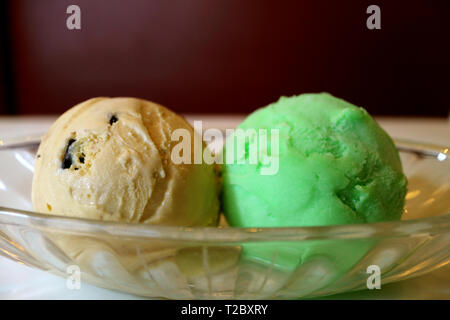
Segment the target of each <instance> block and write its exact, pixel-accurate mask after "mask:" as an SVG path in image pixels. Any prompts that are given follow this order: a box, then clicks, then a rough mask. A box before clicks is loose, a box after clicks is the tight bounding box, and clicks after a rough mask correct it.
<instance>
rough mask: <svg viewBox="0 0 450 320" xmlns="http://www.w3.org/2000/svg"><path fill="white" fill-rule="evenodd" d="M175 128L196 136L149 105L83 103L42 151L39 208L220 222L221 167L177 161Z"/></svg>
mask: <svg viewBox="0 0 450 320" xmlns="http://www.w3.org/2000/svg"><path fill="white" fill-rule="evenodd" d="M176 129H185V130H187V131H188V132H189V133H190V134H191V135H192V136H193V135H194V134H197V133H195V132H194V130H193V128H192V127H191V125H190V124H189V123H188V122H187V121H185V120H184V119H183V118H182V117H180V116H178V115H177V114H175V113H174V112H172V111H170V110H169V109H167V108H165V107H163V106H160V105H158V104H155V103H152V102H150V101H145V100H140V99H135V98H94V99H90V100H88V101H85V102H83V103H81V104H78V105H76V106H75V107H73V108H71V109H70V110H68V111H67V112H65V113H64V114H63V115H62V116H61V117H60V118H58V120H57V121H56V122H55V123H54V124H53V125H52V126H51V128H50V130H49V132H48V133H47V134H46V136H45V137H44V138H43V140H42V143H41V145H40V147H39V150H38V152H37V157H36V161H35V172H34V178H33V186H32V203H33V208H34V210H36V211H38V212H42V213H49V214H55V215H64V216H72V217H79V218H88V219H98V220H108V221H122V222H135V223H149V224H160V225H179V226H206V225H215V224H216V223H217V220H218V211H219V200H218V192H219V186H218V180H217V176H216V172H215V169H214V167H213V165H208V164H205V163H202V164H194V163H193V161H192V162H191V163H180V164H175V163H173V161H171V150H172V148H173V146H174V145H176V144H177V143H178V141H172V139H171V136H172V133H173V131H174V130H176ZM192 140H194V139H192Z"/></svg>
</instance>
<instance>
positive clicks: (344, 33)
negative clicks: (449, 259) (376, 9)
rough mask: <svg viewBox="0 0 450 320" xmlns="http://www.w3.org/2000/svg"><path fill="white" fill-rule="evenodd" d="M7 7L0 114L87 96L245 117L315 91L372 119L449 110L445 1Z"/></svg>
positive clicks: (56, 108) (45, 1)
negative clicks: (76, 26)
mask: <svg viewBox="0 0 450 320" xmlns="http://www.w3.org/2000/svg"><path fill="white" fill-rule="evenodd" d="M7 4H8V5H3V7H4V8H3V10H2V17H3V18H5V21H3V22H2V24H3V27H2V35H1V38H0V41H1V42H2V48H3V50H2V56H1V58H2V61H3V63H2V65H0V73H2V79H3V81H2V83H1V84H2V86H1V89H0V113H7V112H8V113H21V114H22V113H23V114H36V113H61V112H63V111H64V110H66V109H67V108H69V107H70V106H72V105H74V104H76V103H78V102H80V101H82V100H85V99H88V98H90V97H94V96H137V97H142V98H146V99H149V100H153V101H155V102H159V103H161V104H163V105H166V106H168V107H170V108H172V109H174V110H175V111H178V112H183V113H200V112H201V113H228V112H232V113H247V112H250V111H252V110H254V109H255V108H257V107H261V106H263V105H266V104H268V103H270V102H272V101H274V100H276V99H277V98H278V97H279V96H280V95H292V94H298V93H303V92H318V91H328V92H330V93H332V94H334V95H337V96H339V97H342V98H345V99H347V100H349V101H351V102H353V103H355V104H358V105H361V106H364V107H365V108H367V109H368V110H369V112H371V113H373V114H403V115H429V116H447V115H448V111H449V106H450V100H449V99H448V97H447V95H448V93H449V84H450V81H449V72H450V61H449V58H450V22H449V21H450V18H449V17H450V1H448V0H442V1H425V0H424V1H376V2H373V1H370V2H369V1H357V0H355V1H313V0H308V1H261V0H216V1H214V0H191V1H189V0H170V1H168V0H154V1H137V0H131V1H130V0H129V1H120V0H90V1H88V0H84V1H80V0H70V1H65V0H39V1H35V0H29V1H9V2H8V3H7ZM70 4H77V5H79V6H80V7H81V25H82V29H81V30H78V31H70V30H68V29H67V28H66V19H67V17H68V14H66V8H67V6H68V5H70ZM370 4H378V5H379V6H380V7H381V26H382V29H381V30H368V29H367V28H366V19H367V17H368V14H366V8H367V6H368V5H370ZM8 39H9V40H8Z"/></svg>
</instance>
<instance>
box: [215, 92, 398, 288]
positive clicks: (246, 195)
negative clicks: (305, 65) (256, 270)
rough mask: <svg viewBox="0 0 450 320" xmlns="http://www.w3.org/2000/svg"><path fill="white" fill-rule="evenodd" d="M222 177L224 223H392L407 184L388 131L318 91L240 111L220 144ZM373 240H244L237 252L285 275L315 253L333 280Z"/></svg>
mask: <svg viewBox="0 0 450 320" xmlns="http://www.w3.org/2000/svg"><path fill="white" fill-rule="evenodd" d="M239 139H240V141H241V143H239ZM242 141H244V142H243V143H242ZM268 169H270V170H268ZM222 178H223V189H222V205H223V211H224V213H225V216H226V218H227V220H228V222H229V224H230V225H231V226H234V227H295V226H328V225H338V224H352V223H366V222H367V223H370V222H378V221H391V220H399V219H400V218H401V215H402V212H403V204H404V196H405V193H406V186H407V180H406V177H405V175H404V174H403V172H402V165H401V162H400V157H399V154H398V151H397V149H396V147H395V145H394V143H393V141H392V139H391V138H390V137H389V135H388V134H387V133H386V132H385V131H384V130H383V129H382V128H381V127H380V126H379V125H378V124H377V123H376V122H375V120H373V119H372V117H371V116H370V115H369V114H368V113H367V112H366V111H365V110H364V109H362V108H358V107H356V106H354V105H352V104H350V103H348V102H346V101H343V100H341V99H338V98H335V97H333V96H331V95H330V94H327V93H321V94H303V95H299V96H294V97H289V98H287V97H282V98H280V100H279V101H277V102H275V103H273V104H270V105H268V106H267V107H264V108H261V109H259V110H257V111H255V112H254V113H252V114H251V115H249V116H248V117H247V118H246V119H245V120H244V121H243V122H242V123H241V124H240V125H239V127H238V130H236V131H235V132H234V134H233V135H231V136H230V137H229V138H228V139H227V141H226V144H225V148H224V165H223V168H222ZM373 245H374V242H373V241H372V240H371V239H351V240H345V239H344V240H335V239H330V240H317V241H316V240H313V241H298V242H289V243H286V242H277V241H274V242H260V243H258V242H256V243H245V244H243V248H242V249H243V251H242V258H243V259H245V260H249V262H250V263H263V264H269V263H270V264H273V265H275V266H276V267H277V268H280V269H281V270H284V271H289V272H294V271H295V270H300V269H299V267H300V266H304V265H307V263H314V262H312V261H316V260H317V259H319V260H321V261H324V263H325V265H327V266H328V267H327V268H329V269H330V270H332V272H333V273H332V274H329V273H328V276H329V277H330V278H329V279H330V280H329V281H334V280H335V279H338V278H339V277H340V276H341V275H342V274H345V273H346V272H348V270H350V269H351V268H352V267H353V266H354V265H355V264H356V263H357V262H358V261H360V260H361V259H362V257H363V256H364V255H365V254H366V253H367V252H369V250H370V248H371V247H372V246H373Z"/></svg>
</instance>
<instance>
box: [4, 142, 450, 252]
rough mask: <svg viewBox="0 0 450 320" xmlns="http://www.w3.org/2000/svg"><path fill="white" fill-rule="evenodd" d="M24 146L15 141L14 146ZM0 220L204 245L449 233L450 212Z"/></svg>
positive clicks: (23, 215) (427, 149) (426, 148)
mask: <svg viewBox="0 0 450 320" xmlns="http://www.w3.org/2000/svg"><path fill="white" fill-rule="evenodd" d="M394 141H395V144H396V146H397V148H398V149H399V151H403V152H409V153H413V154H416V155H418V156H421V157H426V158H429V157H431V158H436V157H438V159H439V156H441V159H439V160H440V161H450V157H449V156H448V152H449V148H448V147H445V146H440V145H433V144H429V143H422V142H416V141H411V140H402V139H394ZM26 146H27V145H23V144H21V145H20V146H19V148H23V147H26ZM9 148H10V146H9ZM1 150H2V149H1V148H0V151H1ZM442 157H443V158H442ZM0 223H1V224H7V225H21V226H26V227H33V228H39V229H45V230H47V231H49V232H50V231H51V232H68V233H71V234H82V235H96V236H97V235H102V236H112V237H121V238H123V239H153V240H174V241H189V242H201V243H202V244H206V243H224V242H225V243H237V242H261V241H270V242H273V241H309V240H315V241H316V240H330V239H336V240H338V239H362V238H368V237H370V238H375V237H404V236H418V235H423V234H424V233H428V234H434V235H435V234H441V233H447V232H450V213H444V214H441V215H438V216H434V217H427V218H421V219H411V220H400V221H389V222H376V223H363V224H346V225H331V226H311V227H270V228H267V227H263V228H240V227H179V226H161V225H150V224H138V223H124V222H116V221H100V220H91V219H83V218H74V217H66V216H56V215H49V214H43V213H37V212H32V211H26V210H19V209H14V208H7V207H1V206H0Z"/></svg>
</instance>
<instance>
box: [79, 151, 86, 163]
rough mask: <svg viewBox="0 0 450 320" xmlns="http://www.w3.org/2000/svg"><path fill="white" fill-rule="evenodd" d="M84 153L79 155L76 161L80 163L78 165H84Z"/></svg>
mask: <svg viewBox="0 0 450 320" xmlns="http://www.w3.org/2000/svg"><path fill="white" fill-rule="evenodd" d="M84 157H85V155H84V153H82V154H81V157H79V158H78V161H80V163H84Z"/></svg>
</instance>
